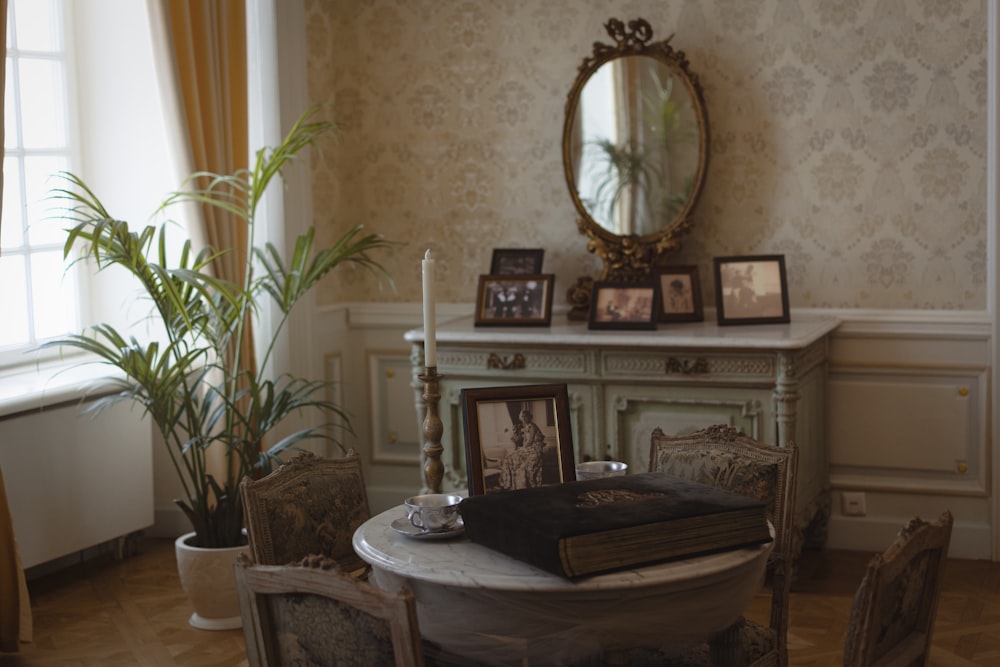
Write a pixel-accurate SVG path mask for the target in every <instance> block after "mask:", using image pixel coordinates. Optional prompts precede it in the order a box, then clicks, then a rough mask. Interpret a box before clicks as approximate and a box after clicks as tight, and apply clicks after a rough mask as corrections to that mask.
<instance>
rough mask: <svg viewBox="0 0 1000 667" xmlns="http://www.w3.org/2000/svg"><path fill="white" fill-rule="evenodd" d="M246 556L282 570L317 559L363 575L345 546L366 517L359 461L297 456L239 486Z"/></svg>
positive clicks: (358, 562) (354, 457)
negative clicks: (247, 543)
mask: <svg viewBox="0 0 1000 667" xmlns="http://www.w3.org/2000/svg"><path fill="white" fill-rule="evenodd" d="M240 495H241V496H242V499H243V508H244V515H245V517H246V526H247V535H248V537H249V539H250V553H251V554H252V555H253V559H254V562H256V563H257V564H259V565H286V564H288V563H295V562H298V561H300V560H301V559H302V558H304V557H305V556H307V555H310V554H319V555H322V556H326V557H328V558H332V559H333V560H335V561H337V563H338V565H339V566H340V568H341V569H342V570H344V571H348V572H349V571H358V570H361V571H363V570H364V569H365V567H366V566H365V563H364V561H362V560H361V559H360V558H359V557H358V555H357V554H355V553H354V547H353V546H352V545H351V539H352V538H353V536H354V531H355V530H356V529H357V528H358V526H360V525H361V524H362V523H364V522H365V521H366V520H367V519H368V518H369V517H370V516H371V513H370V511H369V509H368V496H367V493H366V490H365V480H364V476H363V475H362V472H361V460H360V458H359V457H358V455H357V453H355V452H354V450H350V451H349V452H348V454H347V456H345V457H343V458H340V459H328V458H321V457H318V456H316V455H315V454H312V453H310V452H303V453H301V454H298V455H297V456H296V457H295V458H293V459H292V460H291V461H289V462H288V463H285V464H283V465H282V466H280V467H279V468H278V469H277V470H275V471H274V472H272V473H271V474H270V475H268V476H266V477H263V478H261V479H259V480H251V479H249V478H247V479H244V480H243V481H242V482H241V483H240Z"/></svg>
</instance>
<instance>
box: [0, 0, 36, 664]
mask: <svg viewBox="0 0 1000 667" xmlns="http://www.w3.org/2000/svg"><path fill="white" fill-rule="evenodd" d="M4 4H6V3H4ZM4 14H6V12H4ZM31 631H32V622H31V604H30V602H29V600H28V585H27V583H26V582H25V579H24V568H22V567H21V556H20V554H18V552H17V542H16V541H15V540H14V524H13V521H12V520H11V517H10V508H8V507H7V491H6V490H5V488H4V484H3V470H0V652H6V653H13V652H16V651H17V650H18V648H19V645H20V642H30V641H31Z"/></svg>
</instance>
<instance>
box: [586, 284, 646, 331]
mask: <svg viewBox="0 0 1000 667" xmlns="http://www.w3.org/2000/svg"><path fill="white" fill-rule="evenodd" d="M658 304H659V289H658V288H657V284H656V282H654V281H649V282H638V283H625V282H602V281H598V282H595V283H594V291H593V294H592V296H591V299H590V318H589V320H588V327H589V328H590V329H655V328H656V320H657V316H658V315H659V313H658V312H657V308H658Z"/></svg>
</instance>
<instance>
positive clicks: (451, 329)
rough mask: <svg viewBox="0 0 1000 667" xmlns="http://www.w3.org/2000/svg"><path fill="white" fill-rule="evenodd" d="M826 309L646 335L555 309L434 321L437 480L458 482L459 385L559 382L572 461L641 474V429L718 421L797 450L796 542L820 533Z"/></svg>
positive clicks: (412, 335)
mask: <svg viewBox="0 0 1000 667" xmlns="http://www.w3.org/2000/svg"><path fill="white" fill-rule="evenodd" d="M838 324H839V321H838V320H837V319H836V318H833V317H821V316H816V315H805V314H803V315H798V314H794V313H793V317H792V321H791V322H790V323H788V324H767V325H742V326H725V327H720V326H718V325H717V324H716V323H715V322H709V321H705V322H693V323H684V324H669V325H666V324H661V325H660V328H659V329H658V330H656V331H593V330H590V329H588V328H587V324H586V323H585V322H572V321H569V320H566V319H565V317H560V316H559V315H556V316H554V317H553V324H552V325H551V326H549V327H543V328H542V327H539V328H534V327H532V328H527V327H517V328H515V327H504V328H496V327H489V328H487V327H475V326H474V324H473V318H472V317H467V318H461V319H456V320H451V321H449V322H444V323H441V324H440V325H439V326H438V329H437V336H436V341H437V361H438V365H437V368H438V373H439V374H441V375H442V378H441V384H440V394H441V399H440V403H439V411H440V415H441V420H442V423H443V426H444V434H443V436H442V438H441V444H442V445H443V447H444V453H443V454H442V461H443V462H444V464H445V471H446V472H445V487H446V488H448V489H456V488H465V487H466V479H465V467H466V464H465V437H464V433H463V420H462V405H461V391H462V389H463V388H466V387H487V386H514V385H527V384H550V383H560V384H561V383H565V384H566V385H567V388H568V392H569V400H570V415H571V421H572V432H573V443H574V453H575V456H576V460H577V461H583V460H588V459H597V458H610V459H615V460H620V461H625V462H627V463H628V464H629V466H630V469H631V470H634V471H640V470H646V468H647V466H648V458H649V442H650V434H651V432H652V430H653V428H655V427H657V426H659V427H660V428H662V429H663V431H664V432H666V433H668V434H670V433H681V432H687V431H691V430H695V429H698V428H703V427H706V426H710V425H713V424H728V425H731V426H734V427H736V428H739V429H740V430H742V431H743V432H744V433H746V434H747V435H749V436H751V437H753V438H755V439H758V440H761V441H763V442H769V443H773V444H780V445H785V444H787V443H788V442H795V443H796V444H797V445H798V446H799V470H798V484H797V491H796V494H797V497H796V505H797V506H798V511H797V514H798V527H799V529H800V535H801V537H802V540H803V543H802V544H800V546H803V545H805V546H819V545H821V544H822V543H823V541H824V540H825V535H826V524H827V520H828V518H829V513H830V492H829V475H828V470H827V459H826V442H825V438H826V400H827V398H826V384H827V355H828V349H829V335H830V333H831V332H832V331H833V330H834V329H835V328H836V327H837V325H838ZM404 337H405V339H406V340H407V341H409V342H410V343H412V344H413V353H412V356H411V361H412V365H413V387H414V394H415V399H416V406H417V417H418V420H417V423H418V426H419V425H420V424H421V423H422V420H423V415H424V411H425V408H424V402H423V396H422V393H423V385H422V383H421V381H420V380H419V378H418V377H417V376H418V375H419V374H420V373H422V372H423V367H424V357H423V349H424V348H423V339H424V337H423V331H422V330H419V329H415V330H411V331H408V332H407V333H406V334H405V336H404Z"/></svg>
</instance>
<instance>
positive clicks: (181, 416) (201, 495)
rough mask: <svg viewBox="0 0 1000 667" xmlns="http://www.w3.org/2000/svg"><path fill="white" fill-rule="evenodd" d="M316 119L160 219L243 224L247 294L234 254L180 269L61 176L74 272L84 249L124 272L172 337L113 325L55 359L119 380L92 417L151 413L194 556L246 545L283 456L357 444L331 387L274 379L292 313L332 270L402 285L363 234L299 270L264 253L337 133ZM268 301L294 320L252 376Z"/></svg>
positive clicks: (195, 189) (185, 194) (98, 328)
mask: <svg viewBox="0 0 1000 667" xmlns="http://www.w3.org/2000/svg"><path fill="white" fill-rule="evenodd" d="M310 113H312V111H309V112H306V114H304V115H303V116H302V117H301V118H299V120H298V122H296V124H295V126H294V127H293V128H292V129H291V131H290V132H289V133H288V135H287V136H286V137H285V139H284V140H283V141H282V143H281V144H280V145H279V146H277V147H276V148H273V149H261V150H260V151H258V152H257V154H256V160H255V163H254V164H253V167H252V168H251V169H241V170H238V171H237V172H235V173H233V174H229V175H220V174H214V173H204V172H199V173H195V174H193V175H192V176H190V177H189V178H188V180H187V181H185V184H184V186H182V187H190V189H186V190H180V191H178V192H174V193H173V194H171V195H169V196H168V197H167V199H166V201H165V202H164V203H163V204H161V205H160V207H159V209H158V212H160V211H162V210H163V209H164V208H166V207H168V206H171V205H173V204H177V203H184V202H188V203H194V204H201V205H205V206H210V207H214V208H216V209H220V210H222V211H225V212H228V213H231V214H232V215H234V216H235V217H236V218H238V219H239V220H241V221H243V222H244V223H245V224H246V225H247V235H248V245H249V247H250V248H251V251H250V252H248V253H247V257H246V258H245V259H244V266H243V269H244V279H243V282H242V284H237V283H234V282H231V281H228V280H224V279H222V278H218V277H216V276H215V275H214V274H213V272H212V270H211V264H212V262H213V261H214V260H215V259H217V258H218V257H220V256H221V255H223V254H224V253H225V252H226V251H220V250H216V249H214V248H209V247H206V248H202V249H201V250H199V251H197V252H194V250H193V248H192V245H191V242H190V241H186V242H185V243H184V244H183V247H182V249H181V251H180V253H179V256H178V257H177V258H176V259H173V258H170V257H168V253H167V250H166V248H167V242H166V224H167V223H165V224H164V225H162V226H160V227H159V228H157V227H154V226H152V225H147V226H145V227H143V228H142V229H140V230H138V231H136V230H133V229H132V228H131V227H130V225H129V223H128V222H126V221H123V220H118V219H116V218H114V217H113V216H112V215H111V214H110V213H109V212H108V211H107V209H106V208H105V207H104V204H102V203H101V201H100V200H99V199H98V197H97V196H96V195H95V194H94V192H93V191H92V190H91V189H90V188H89V187H88V186H87V185H86V184H85V183H84V182H83V181H82V180H81V179H80V178H79V177H78V176H75V175H73V174H70V173H63V174H61V177H62V179H63V180H64V181H66V183H67V185H66V187H63V188H58V189H55V190H54V191H53V193H52V198H53V199H55V200H58V201H62V202H63V203H64V205H65V212H64V213H63V217H64V219H66V220H67V221H69V222H70V224H72V225H73V226H72V228H71V229H69V230H68V236H67V239H66V243H65V246H64V257H66V258H67V259H70V257H71V255H72V254H73V252H74V248H76V247H77V246H79V247H80V248H81V250H82V256H81V257H80V258H79V259H76V260H71V261H80V259H83V258H85V257H92V258H93V260H94V261H95V262H96V265H97V267H98V269H99V270H104V269H107V268H109V267H112V266H118V267H121V268H123V269H125V270H126V271H127V272H128V273H129V274H130V275H131V276H132V277H133V278H134V279H135V280H137V282H138V283H139V284H140V285H141V287H142V291H143V294H144V296H145V297H146V298H148V300H149V301H150V303H151V304H152V310H151V312H150V315H149V317H150V318H151V319H152V320H157V321H158V324H159V326H160V327H161V328H162V331H163V332H164V333H163V335H162V338H161V340H151V341H148V342H143V341H140V340H138V339H137V338H135V337H133V336H129V335H126V334H123V333H121V332H119V331H118V330H117V329H116V328H115V327H114V326H112V325H111V324H97V325H95V326H93V327H91V328H90V332H89V333H83V334H68V335H65V336H62V337H59V338H57V339H54V340H51V341H49V342H47V343H46V344H45V345H44V347H59V346H64V347H70V348H76V349H78V350H81V351H83V352H86V353H89V354H90V355H92V356H93V357H95V358H96V360H95V361H93V362H90V361H88V362H85V363H100V364H104V365H107V366H110V367H111V368H113V369H116V371H118V373H117V374H116V375H114V376H112V377H110V378H108V379H107V381H106V382H105V383H103V384H102V388H103V387H107V386H109V383H110V386H112V387H114V388H115V389H117V393H114V394H111V395H108V396H105V397H103V398H100V399H98V400H97V401H95V402H94V403H93V405H92V407H91V408H90V409H89V410H88V411H91V412H100V411H103V410H104V409H106V408H108V407H110V406H111V405H114V404H116V403H119V402H123V401H124V402H136V403H138V404H140V405H142V406H143V408H144V410H145V412H146V413H148V414H149V416H150V418H151V419H152V420H153V423H154V424H155V426H156V428H157V430H158V431H159V433H160V435H161V436H162V439H163V441H164V443H165V444H166V447H167V450H168V452H169V455H170V458H171V461H172V463H173V466H174V468H175V470H176V472H177V475H178V477H179V479H180V482H181V485H182V487H183V491H184V495H185V497H184V498H183V499H178V500H176V501H175V502H176V503H177V505H178V506H179V507H180V508H181V510H182V511H183V512H184V514H185V515H186V516H187V518H188V520H189V521H190V523H191V525H192V527H193V529H194V531H195V533H196V538H195V542H194V545H195V546H199V547H203V548H215V547H226V546H236V545H238V544H241V543H242V541H243V536H242V528H243V506H242V502H241V499H240V493H239V483H240V481H241V480H242V479H243V478H244V477H245V476H251V477H259V476H261V475H263V474H266V473H267V472H269V471H270V470H271V468H272V465H273V464H274V463H276V462H280V459H279V458H278V455H279V454H280V453H281V452H283V451H285V450H288V449H290V448H293V449H294V448H295V446H296V445H298V444H300V443H302V442H303V441H306V440H311V439H322V440H328V441H332V442H335V443H336V444H337V445H338V446H340V447H341V449H343V445H341V444H340V443H339V442H338V441H337V440H336V437H335V435H334V433H335V431H334V430H333V427H338V428H342V429H344V431H345V432H346V433H352V431H351V427H350V422H349V420H348V417H347V415H346V414H345V413H344V411H343V410H342V409H341V408H340V407H339V406H337V405H336V404H334V403H332V402H330V401H329V400H326V399H325V398H323V396H324V392H325V391H326V390H327V388H328V387H329V383H328V382H325V381H313V380H306V379H301V378H295V377H291V376H288V375H282V376H281V377H278V378H273V379H272V378H270V377H267V375H266V374H265V372H266V371H265V370H264V369H267V368H268V366H269V361H270V357H271V354H272V353H273V351H274V346H275V344H276V342H277V339H278V337H279V334H280V332H281V330H282V329H283V328H284V325H285V324H286V322H287V319H288V316H289V314H290V312H291V310H292V308H293V307H294V306H295V304H296V303H297V302H298V300H299V299H300V298H301V297H302V296H304V295H305V294H306V293H307V292H308V291H309V290H310V289H311V288H312V287H313V286H315V285H316V284H317V283H318V282H319V281H320V280H321V279H322V278H323V277H324V276H326V275H327V274H328V273H329V272H330V271H331V270H333V269H334V268H336V267H337V266H340V265H341V264H345V263H350V264H354V265H357V266H360V267H362V268H364V269H366V270H369V271H372V272H373V273H375V274H376V275H378V276H380V277H385V278H386V279H388V281H389V283H390V284H391V278H390V277H389V276H388V274H387V273H386V271H385V269H384V268H383V267H382V266H381V265H380V264H379V263H378V262H376V261H375V260H374V259H372V258H371V256H370V254H369V253H371V252H372V251H376V250H383V249H386V248H387V247H389V246H390V245H391V244H390V242H389V241H386V240H384V239H383V238H382V237H381V236H380V235H378V234H364V233H363V231H362V230H363V228H362V226H360V225H359V226H357V227H354V228H353V229H351V230H350V231H348V232H347V233H346V234H344V235H343V236H342V237H341V238H340V239H339V240H338V241H336V242H335V243H334V244H333V245H332V246H330V247H326V248H317V247H316V246H315V238H314V237H315V230H314V229H313V228H312V227H310V228H309V230H308V231H307V232H306V233H304V234H302V235H300V236H299V237H298V238H297V240H296V241H295V244H294V246H293V248H292V252H291V256H290V258H289V261H288V262H287V263H285V261H283V260H282V258H281V256H280V254H279V252H278V250H277V249H276V248H275V247H274V246H273V245H271V244H270V243H266V244H265V245H264V246H263V247H256V246H254V232H255V227H256V222H257V217H256V213H257V207H258V205H259V204H260V202H261V200H262V198H263V196H264V192H265V191H266V189H267V187H268V185H269V184H270V183H271V181H272V180H273V179H274V177H275V176H280V174H281V170H282V168H283V167H284V166H285V165H287V164H288V163H289V162H290V161H291V160H292V159H293V158H294V157H295V155H296V154H297V153H298V152H299V151H300V150H301V149H303V148H305V147H306V146H308V145H310V144H312V143H313V142H314V141H315V139H316V138H317V137H318V136H319V135H320V134H322V133H324V132H326V131H329V130H331V129H333V128H334V125H333V124H332V123H329V122H306V121H307V117H308V116H309V115H310ZM172 259H173V261H171V260H172ZM171 264H172V265H171ZM258 267H259V268H260V273H259V274H258V273H257V272H256V271H255V269H257V268H258ZM268 296H269V297H270V298H271V299H272V301H273V302H274V303H275V304H276V306H277V308H278V311H279V312H280V314H281V316H280V318H279V321H278V323H277V324H276V326H275V327H274V328H273V329H272V330H271V331H270V336H271V337H270V339H269V340H267V341H266V345H265V346H264V353H263V358H262V359H261V360H260V363H259V364H258V368H259V369H260V370H248V369H247V368H246V366H247V365H248V364H247V363H246V361H245V360H242V359H240V355H239V350H240V349H241V346H240V345H239V344H238V342H239V341H242V340H243V339H244V337H245V336H248V335H249V330H248V328H247V326H248V322H249V321H250V319H251V318H252V317H253V316H255V315H256V314H257V313H258V312H259V310H260V305H261V301H262V300H263V299H265V298H267V297H268ZM311 410H318V411H320V412H321V413H322V414H323V415H324V416H325V418H327V419H329V420H330V421H329V422H328V423H325V424H321V425H318V426H310V427H306V428H303V429H301V430H298V431H295V432H293V433H291V434H290V435H287V436H286V437H283V438H281V439H279V440H278V441H277V442H275V443H274V444H272V445H270V446H269V447H268V448H267V449H264V442H265V438H266V437H267V436H268V434H269V433H271V432H272V430H273V429H275V428H276V427H277V426H278V425H279V424H281V423H282V422H283V421H284V420H285V419H287V418H289V417H290V416H291V415H292V414H293V413H301V412H303V411H311ZM215 443H221V445H222V448H223V451H224V453H225V461H224V468H223V469H222V473H221V474H222V475H223V478H222V479H221V480H218V479H216V477H215V475H213V474H212V473H210V472H209V471H208V451H209V448H210V446H212V445H213V444H215Z"/></svg>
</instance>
